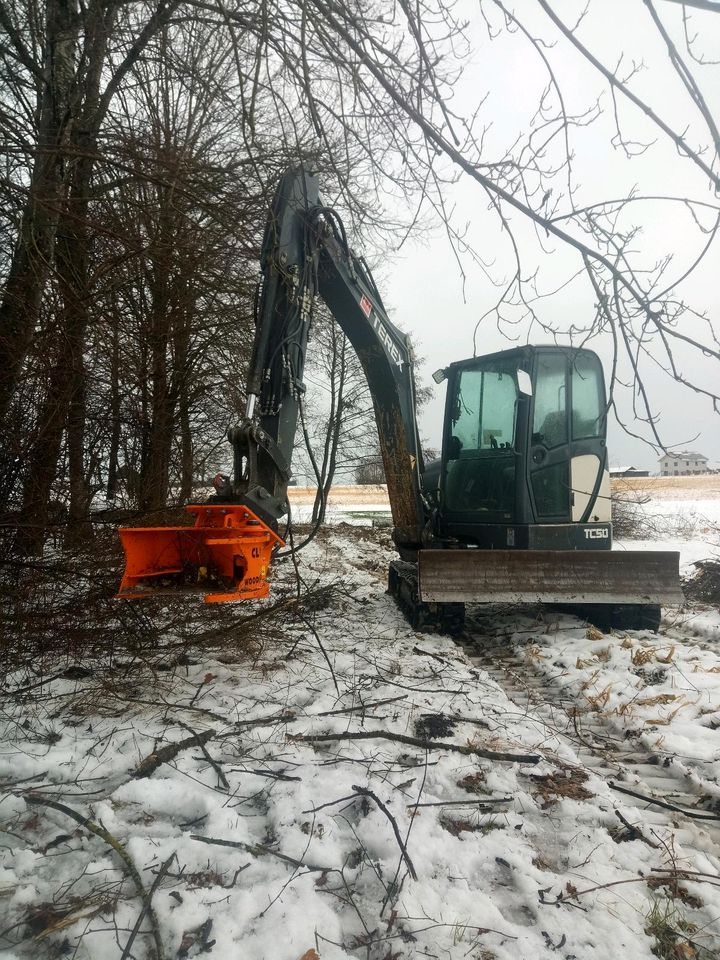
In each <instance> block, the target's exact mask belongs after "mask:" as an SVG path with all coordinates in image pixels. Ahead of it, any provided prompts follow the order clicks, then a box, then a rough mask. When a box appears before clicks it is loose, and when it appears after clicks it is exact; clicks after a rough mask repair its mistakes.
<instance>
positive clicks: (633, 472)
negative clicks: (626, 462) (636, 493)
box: [610, 467, 650, 477]
mask: <svg viewBox="0 0 720 960" xmlns="http://www.w3.org/2000/svg"><path fill="white" fill-rule="evenodd" d="M610 476H611V477H649V476H650V471H649V470H641V469H640V468H639V467H610Z"/></svg>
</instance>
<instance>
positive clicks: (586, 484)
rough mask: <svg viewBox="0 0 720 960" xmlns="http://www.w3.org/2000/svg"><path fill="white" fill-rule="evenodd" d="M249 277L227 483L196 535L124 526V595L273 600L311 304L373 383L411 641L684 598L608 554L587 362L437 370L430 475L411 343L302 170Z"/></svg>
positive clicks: (653, 611) (494, 360)
mask: <svg viewBox="0 0 720 960" xmlns="http://www.w3.org/2000/svg"><path fill="white" fill-rule="evenodd" d="M261 269H262V280H261V283H260V286H259V291H258V301H257V307H256V329H255V341H254V345H253V352H252V359H251V363H250V367H249V372H248V376H247V405H246V410H245V417H244V419H243V421H242V422H241V423H240V424H239V425H238V426H235V427H233V428H232V429H230V431H229V434H228V439H229V441H230V444H231V445H232V450H233V473H232V476H231V477H228V476H224V475H218V476H217V477H216V478H215V481H214V486H215V493H214V495H213V496H212V497H211V498H210V500H209V501H208V502H207V503H194V504H190V505H189V506H187V510H188V511H189V512H190V513H191V514H192V515H194V518H195V523H194V526H181V527H160V528H137V527H135V528H125V529H121V530H120V537H121V539H122V543H123V546H124V549H125V553H126V568H125V574H124V577H123V580H122V584H121V587H120V591H119V594H118V596H119V597H122V598H135V597H146V596H150V595H153V594H157V593H166V592H172V593H174V592H178V591H182V592H192V591H196V592H199V593H201V594H203V595H204V597H205V600H206V602H211V603H212V602H223V601H232V600H251V599H254V598H259V597H264V596H266V595H267V593H268V589H269V586H268V570H269V567H270V565H271V562H272V558H273V555H274V553H275V551H276V550H277V549H278V548H279V547H282V546H284V543H283V539H282V536H281V534H280V532H279V531H280V527H281V521H282V519H283V518H284V517H285V516H286V515H287V513H288V510H289V506H288V499H287V490H288V482H289V480H290V461H291V456H292V451H293V446H294V442H295V435H296V431H297V428H298V420H299V418H301V417H302V413H303V397H304V393H305V386H304V383H303V368H304V365H305V357H306V349H307V345H308V340H309V338H310V333H311V327H312V318H313V305H314V303H315V300H316V297H318V296H319V297H321V298H322V299H323V300H324V302H325V303H326V305H327V307H328V308H329V310H330V312H331V313H332V315H333V317H334V318H335V321H336V322H337V323H338V325H339V326H340V328H341V329H342V331H343V332H344V334H345V335H346V337H347V339H348V340H349V341H350V343H351V344H352V346H353V348H354V350H355V351H356V353H357V355H358V357H359V359H360V362H361V364H362V368H363V370H364V373H365V376H366V377H367V382H368V385H369V388H370V393H371V395H372V400H373V406H374V411H375V418H376V421H377V429H378V436H379V440H380V449H381V453H382V460H383V465H384V468H385V477H386V480H387V488H388V496H389V499H390V506H391V509H392V517H393V541H394V544H395V548H396V550H397V553H398V558H397V559H396V560H394V561H393V562H392V563H391V564H390V569H389V575H388V588H389V592H390V593H391V594H392V595H393V597H395V599H396V600H397V602H398V604H399V605H400V607H401V608H402V610H403V611H404V612H405V614H406V615H407V617H408V619H409V620H410V622H411V624H412V625H413V626H414V627H415V628H418V629H420V628H425V629H431V630H438V631H443V632H449V633H451V634H455V633H458V632H459V631H460V630H461V629H462V625H463V618H464V610H465V604H466V603H468V602H472V603H518V602H519V603H533V604H534V603H537V602H540V603H544V604H549V605H553V606H558V605H559V606H565V607H570V608H571V609H573V610H576V611H578V612H580V613H582V614H583V615H584V616H585V617H586V618H587V619H589V620H591V621H593V622H595V623H597V624H598V625H600V626H602V627H604V628H607V627H612V626H621V627H625V628H633V627H636V628H637V627H649V628H656V627H657V625H658V623H659V619H660V605H661V604H663V603H673V602H677V601H679V600H680V598H681V594H680V586H679V584H680V581H679V569H678V567H679V557H678V554H677V553H671V552H644V551H643V552H629V551H618V550H611V547H612V523H611V517H610V480H609V473H608V454H607V447H606V411H607V402H606V395H605V385H604V380H603V371H602V366H601V363H600V361H599V359H598V357H597V355H596V354H595V353H593V352H592V351H590V350H587V349H575V348H572V347H562V346H521V347H517V348H514V349H509V350H503V351H501V352H499V353H493V354H490V355H486V356H480V357H472V358H470V359H467V360H459V361H457V362H454V363H451V364H450V365H449V366H448V367H446V368H445V369H442V370H438V371H436V373H435V374H434V375H433V376H434V379H435V381H436V382H437V383H441V382H443V381H446V382H447V399H446V404H445V418H444V431H443V440H442V454H441V457H440V459H439V460H438V461H436V462H434V463H429V464H427V465H426V464H425V463H424V462H423V455H422V451H421V447H420V441H419V436H418V425H417V419H416V393H415V381H414V375H413V357H412V348H411V344H410V340H409V338H408V337H407V335H406V334H404V333H402V332H401V331H400V330H399V329H398V328H397V327H396V326H395V325H394V324H393V323H392V322H391V321H390V319H389V317H388V315H387V312H386V310H385V307H384V305H383V301H382V297H381V296H380V293H379V291H378V288H377V286H376V285H375V282H374V281H373V277H372V274H371V272H370V270H369V268H368V266H367V264H366V262H365V260H364V259H363V258H362V257H360V256H358V255H356V254H355V253H354V252H353V251H352V249H351V248H350V245H349V243H348V238H347V235H346V232H345V228H344V226H343V223H342V221H341V219H340V217H339V216H338V215H337V213H336V212H335V211H334V210H333V209H331V208H329V207H327V206H324V205H323V203H322V202H321V200H320V198H319V193H318V181H317V177H316V176H314V175H312V174H311V173H308V172H306V171H305V170H303V169H293V170H289V171H288V172H287V173H286V174H285V175H284V176H283V177H282V179H281V181H280V183H279V185H278V187H277V190H276V193H275V197H274V201H273V203H272V207H271V210H270V214H269V217H268V221H267V226H266V230H265V236H264V241H263V246H262V252H261Z"/></svg>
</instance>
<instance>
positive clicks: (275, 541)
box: [117, 504, 284, 603]
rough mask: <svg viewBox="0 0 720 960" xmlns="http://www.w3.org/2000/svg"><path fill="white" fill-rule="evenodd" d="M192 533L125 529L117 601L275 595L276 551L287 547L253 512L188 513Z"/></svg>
mask: <svg viewBox="0 0 720 960" xmlns="http://www.w3.org/2000/svg"><path fill="white" fill-rule="evenodd" d="M186 509H187V510H188V511H189V512H190V513H194V514H195V525H194V526H192V527H123V528H121V529H120V530H119V531H118V533H119V534H120V540H121V541H122V545H123V548H124V550H125V573H124V575H123V578H122V583H121V584H120V589H119V591H118V593H117V596H118V597H119V598H122V599H126V600H127V599H140V598H143V597H150V596H158V595H163V594H178V593H200V594H203V595H204V597H205V603H225V602H228V601H231V600H254V599H257V598H259V597H266V596H267V594H268V591H269V587H268V582H267V572H268V567H269V566H270V558H271V555H272V551H273V548H274V547H275V546H276V545H278V546H283V545H284V542H283V540H281V538H280V537H279V536H278V535H277V534H276V533H275V531H274V530H272V529H271V528H270V527H268V526H267V524H265V523H263V521H262V520H260V519H259V518H258V517H257V516H256V515H255V514H254V513H253V512H252V510H249V509H248V508H247V507H244V506H239V505H236V504H204V505H196V504H193V505H191V506H188V507H186Z"/></svg>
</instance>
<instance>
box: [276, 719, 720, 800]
mask: <svg viewBox="0 0 720 960" xmlns="http://www.w3.org/2000/svg"><path fill="white" fill-rule="evenodd" d="M288 740H296V741H301V742H303V743H329V742H331V741H333V740H391V741H393V742H394V743H405V744H407V745H408V746H410V747H420V749H421V750H452V751H454V752H455V753H462V754H463V755H464V756H466V757H482V758H483V759H484V760H503V761H507V762H508V763H539V762H540V759H541V758H540V757H539V756H538V754H536V753H502V752H498V751H496V750H483V749H481V748H480V747H469V746H468V747H463V746H461V745H460V744H456V743H444V742H443V741H442V740H420V739H419V738H418V737H408V736H406V735H405V734H404V733H386V732H385V731H384V730H359V731H357V732H356V733H315V734H306V735H305V734H297V735H293V734H288ZM716 819H717V818H716Z"/></svg>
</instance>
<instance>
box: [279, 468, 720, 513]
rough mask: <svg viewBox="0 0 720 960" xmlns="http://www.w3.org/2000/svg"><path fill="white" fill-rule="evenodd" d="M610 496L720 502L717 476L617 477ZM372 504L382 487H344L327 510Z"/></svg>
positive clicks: (300, 498) (298, 500) (306, 494)
mask: <svg viewBox="0 0 720 960" xmlns="http://www.w3.org/2000/svg"><path fill="white" fill-rule="evenodd" d="M612 486H613V492H621V491H623V490H637V491H642V492H643V493H646V494H648V495H649V496H650V497H652V498H653V499H654V500H720V474H710V475H709V476H703V477H638V478H631V479H629V478H627V477H620V478H618V479H616V480H613V484H612ZM288 493H289V495H290V503H291V504H297V505H298V506H308V505H310V504H312V503H313V501H314V499H315V487H290V488H289V490H288ZM366 504H373V505H378V506H383V505H385V506H387V507H389V505H390V504H389V501H388V495H387V487H386V486H385V484H384V483H378V484H363V485H350V484H348V485H343V486H337V487H333V488H332V490H331V492H330V499H329V506H346V507H347V506H353V505H357V506H365V505H366Z"/></svg>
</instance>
